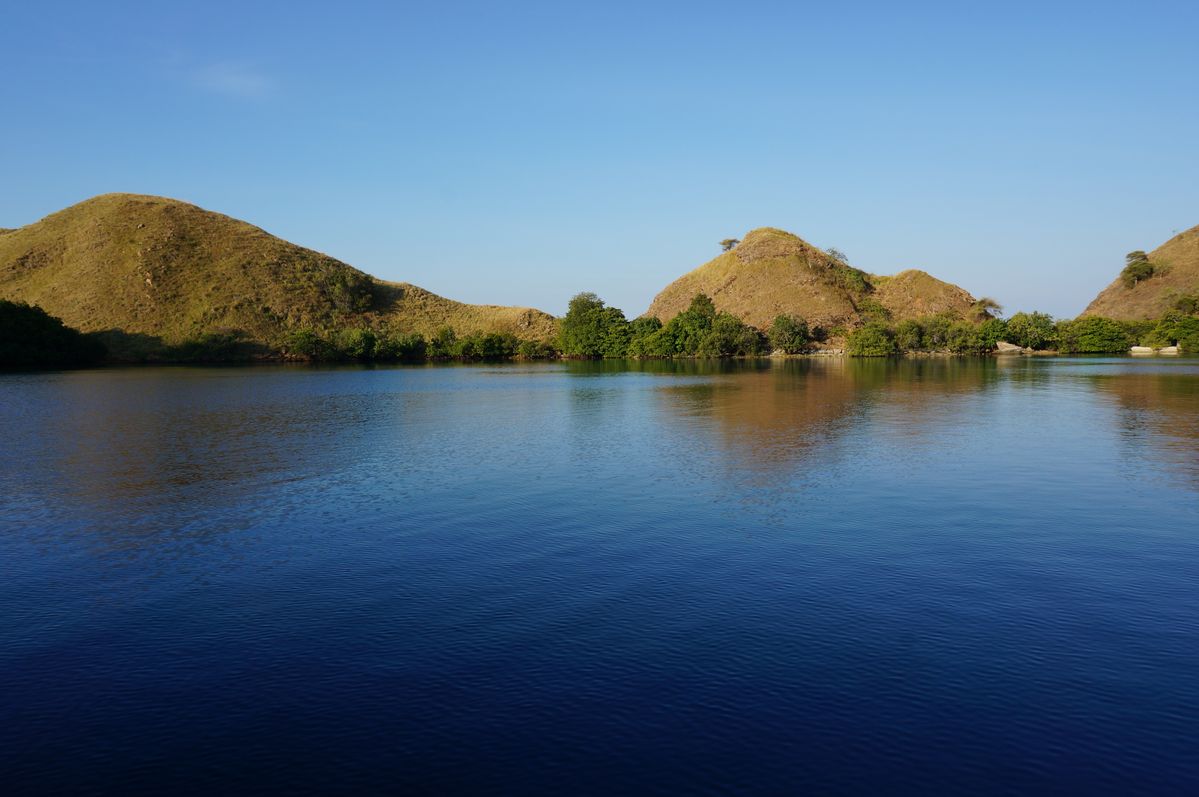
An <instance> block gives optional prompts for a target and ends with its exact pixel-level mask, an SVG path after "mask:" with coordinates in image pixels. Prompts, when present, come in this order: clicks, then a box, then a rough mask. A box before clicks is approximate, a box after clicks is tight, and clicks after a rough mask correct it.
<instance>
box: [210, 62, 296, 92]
mask: <svg viewBox="0 0 1199 797" xmlns="http://www.w3.org/2000/svg"><path fill="white" fill-rule="evenodd" d="M192 82H193V83H195V85H196V86H198V87H199V88H201V89H204V90H205V91H210V92H212V93H214V94H223V95H225V96H226V97H239V98H243V99H246V98H256V97H264V96H266V95H268V94H270V93H271V92H272V91H274V90H275V85H276V84H275V80H274V79H273V78H272V77H271V76H270V75H266V74H264V73H262V72H260V71H258V70H257V69H254V68H253V67H251V66H247V65H246V64H239V63H233V62H223V63H218V64H209V65H208V66H205V67H202V68H200V69H197V70H195V71H193V72H192Z"/></svg>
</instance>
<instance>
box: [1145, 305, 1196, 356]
mask: <svg viewBox="0 0 1199 797" xmlns="http://www.w3.org/2000/svg"><path fill="white" fill-rule="evenodd" d="M1144 339H1145V341H1146V342H1147V344H1148V345H1150V346H1155V347H1160V346H1179V347H1180V348H1182V350H1183V351H1186V352H1188V353H1192V354H1194V353H1199V318H1196V317H1195V316H1191V315H1185V314H1183V313H1179V312H1177V311H1175V312H1170V313H1166V314H1165V315H1164V316H1162V318H1161V320H1160V321H1158V322H1157V324H1156V325H1155V326H1154V328H1153V330H1152V331H1151V332H1149V334H1148V335H1146V336H1145V338H1144Z"/></svg>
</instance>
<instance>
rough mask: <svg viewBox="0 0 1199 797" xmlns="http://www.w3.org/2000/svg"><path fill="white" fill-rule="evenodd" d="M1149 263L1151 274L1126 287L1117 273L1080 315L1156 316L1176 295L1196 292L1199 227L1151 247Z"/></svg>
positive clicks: (1198, 286)
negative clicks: (1156, 246) (1153, 247)
mask: <svg viewBox="0 0 1199 797" xmlns="http://www.w3.org/2000/svg"><path fill="white" fill-rule="evenodd" d="M1149 262H1150V263H1152V264H1153V267H1154V272H1155V273H1154V275H1153V276H1152V277H1150V278H1149V279H1147V280H1142V281H1141V282H1138V283H1137V284H1136V286H1135V287H1132V288H1129V287H1126V286H1125V285H1124V281H1123V279H1121V277H1120V276H1119V275H1117V276H1116V279H1115V280H1113V281H1112V283H1111V284H1110V285H1108V286H1107V287H1106V288H1104V289H1103V290H1102V291H1101V292H1100V294H1099V295H1098V296H1096V297H1095V299H1094V300H1093V301H1092V302H1091V303H1090V304H1089V305H1087V309H1086V310H1084V311H1083V313H1082V314H1083V315H1094V316H1105V317H1107V318H1116V319H1120V320H1124V321H1139V320H1144V319H1151V318H1159V317H1161V315H1162V314H1163V313H1165V312H1166V311H1167V310H1170V309H1171V308H1172V307H1173V305H1174V302H1175V301H1176V300H1177V299H1178V297H1179V296H1182V295H1184V294H1195V293H1199V227H1192V228H1191V229H1189V230H1187V231H1186V232H1183V233H1181V234H1179V235H1176V236H1174V237H1173V238H1171V239H1170V240H1168V241H1166V242H1165V243H1164V244H1162V245H1161V246H1159V247H1158V248H1157V249H1154V250H1153V251H1152V252H1150V253H1149Z"/></svg>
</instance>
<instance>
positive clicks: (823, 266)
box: [646, 227, 975, 329]
mask: <svg viewBox="0 0 1199 797" xmlns="http://www.w3.org/2000/svg"><path fill="white" fill-rule="evenodd" d="M697 293H706V294H708V295H709V296H711V297H712V300H713V301H714V302H715V303H716V307H717V309H719V310H722V311H726V312H730V313H732V314H733V315H736V316H737V317H738V318H740V319H741V320H742V321H744V322H745V323H747V324H751V325H753V326H755V327H758V328H760V329H765V328H766V327H769V326H770V324H771V322H772V321H773V320H774V318H775V317H776V316H778V315H780V314H784V313H785V314H789V315H798V316H802V317H803V318H805V319H806V320H807V321H808V322H809V323H812V324H819V325H822V326H826V327H828V326H837V325H845V326H856V325H858V324H860V323H861V322H862V321H863V320H864V318H865V317H866V315H867V314H870V315H877V314H878V310H879V308H882V310H884V311H885V312H886V313H887V314H889V317H890V318H891V320H893V321H900V320H903V319H905V318H915V317H918V316H923V315H931V314H934V313H943V312H948V313H952V314H954V315H960V316H963V317H966V316H968V315H969V313H970V311H971V308H972V306H973V304H974V302H975V299H974V297H973V296H971V295H970V294H969V293H967V292H966V291H965V290H963V289H962V288H959V287H958V286H956V285H951V284H950V283H948V282H942V281H941V280H938V279H936V278H935V277H932V276H931V275H929V274H926V273H925V272H923V271H917V270H909V271H903V272H901V273H899V274H896V275H895V276H892V277H883V276H876V275H873V274H868V273H866V272H865V271H861V270H859V269H856V268H853V267H852V266H850V265H849V264H848V263H845V262H843V261H842V260H840V259H839V258H837V257H835V256H830V255H829V254H828V253H827V252H825V251H824V250H822V249H819V248H817V247H815V246H813V245H811V244H809V243H808V242H807V241H804V240H803V239H802V238H800V237H798V236H796V235H792V234H791V233H789V232H785V231H783V230H778V229H774V228H771V227H763V228H760V229H757V230H753V231H751V232H749V233H747V234H746V236H745V238H744V239H742V240H741V242H740V243H739V244H738V245H736V246H735V247H733V248H732V249H731V250H729V251H728V252H725V253H723V254H721V255H720V256H719V257H716V258H715V259H713V260H711V261H709V262H707V263H705V264H704V265H702V266H700V267H699V268H697V269H695V270H694V271H692V272H690V273H688V274H684V275H683V276H682V277H679V278H678V279H677V280H675V281H674V282H672V283H671V284H670V285H668V286H666V288H664V289H663V290H662V291H661V293H659V294H658V295H657V296H656V297H655V298H654V301H653V303H652V304H651V305H650V308H649V311H648V312H647V313H646V315H649V316H657V317H658V318H660V319H662V320H663V321H669V320H670V319H671V318H673V317H674V316H675V315H677V314H678V313H680V312H682V311H683V310H686V309H687V307H688V305H689V304H690V303H691V299H692V298H693V297H694V296H695V294H697Z"/></svg>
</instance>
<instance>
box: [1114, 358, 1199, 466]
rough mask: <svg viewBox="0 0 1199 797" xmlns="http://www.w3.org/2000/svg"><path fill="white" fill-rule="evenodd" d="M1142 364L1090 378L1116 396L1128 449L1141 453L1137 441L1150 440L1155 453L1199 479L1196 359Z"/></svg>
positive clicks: (1198, 374) (1198, 405)
mask: <svg viewBox="0 0 1199 797" xmlns="http://www.w3.org/2000/svg"><path fill="white" fill-rule="evenodd" d="M1145 365H1146V367H1144V369H1143V370H1140V369H1137V370H1128V371H1123V372H1120V373H1112V374H1100V375H1096V376H1094V377H1092V378H1091V382H1092V384H1093V385H1094V387H1095V389H1096V390H1097V391H1098V392H1099V393H1101V394H1103V395H1104V396H1106V397H1109V398H1110V399H1112V400H1114V401H1115V403H1116V406H1117V407H1118V409H1119V413H1120V434H1121V439H1122V440H1123V441H1125V442H1127V443H1128V445H1129V453H1130V454H1132V455H1135V456H1143V452H1142V450H1141V447H1142V446H1144V445H1146V444H1148V445H1151V446H1153V448H1154V457H1155V458H1156V459H1160V460H1165V461H1166V463H1167V466H1168V467H1170V468H1173V469H1176V470H1177V471H1178V473H1179V474H1180V475H1182V476H1183V477H1184V478H1186V479H1187V480H1188V481H1190V482H1192V483H1199V363H1187V362H1179V363H1177V364H1171V365H1168V366H1160V365H1157V364H1155V363H1154V364H1149V363H1146V364H1145Z"/></svg>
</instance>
